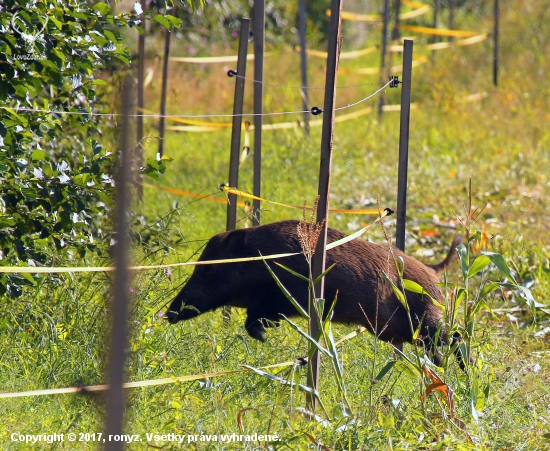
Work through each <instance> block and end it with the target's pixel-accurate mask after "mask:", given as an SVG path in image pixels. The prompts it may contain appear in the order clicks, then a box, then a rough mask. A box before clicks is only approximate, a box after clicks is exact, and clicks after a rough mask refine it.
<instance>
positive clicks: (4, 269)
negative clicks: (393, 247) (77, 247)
mask: <svg viewBox="0 0 550 451" xmlns="http://www.w3.org/2000/svg"><path fill="white" fill-rule="evenodd" d="M393 213H394V211H393V210H392V209H390V208H386V209H384V210H383V211H382V212H380V214H379V217H378V218H377V219H376V220H374V221H373V222H372V223H370V224H368V225H366V226H365V227H363V228H361V229H359V230H358V231H357V232H354V233H352V234H351V235H347V236H345V237H344V238H341V239H339V240H337V241H333V242H332V243H330V244H327V247H326V249H327V250H330V249H334V248H335V247H338V246H342V245H343V244H346V243H348V242H350V241H353V240H355V239H356V238H359V237H360V236H361V235H363V234H364V233H365V232H366V231H367V230H368V229H370V227H371V226H373V225H374V224H376V223H378V222H379V221H381V220H382V218H385V217H386V216H389V215H391V214H393ZM300 254H302V252H289V253H283V254H272V255H263V256H260V257H244V258H230V259H223V260H206V261H195V262H182V263H167V264H163V265H149V266H130V267H128V270H129V271H144V270H152V269H168V268H176V267H179V266H201V265H220V264H229V263H244V262H251V261H262V260H274V259H276V258H285V257H292V256H295V255H300ZM114 270H115V268H114V267H113V266H73V267H61V266H58V267H51V266H0V274H2V273H4V274H58V273H76V272H112V271H114Z"/></svg>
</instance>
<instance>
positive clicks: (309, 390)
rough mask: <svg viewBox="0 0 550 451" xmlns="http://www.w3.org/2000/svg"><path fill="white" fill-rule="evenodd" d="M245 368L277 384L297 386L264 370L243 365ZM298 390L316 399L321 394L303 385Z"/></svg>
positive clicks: (299, 385)
mask: <svg viewBox="0 0 550 451" xmlns="http://www.w3.org/2000/svg"><path fill="white" fill-rule="evenodd" d="M243 367H244V368H246V369H248V370H250V371H254V372H255V373H256V374H259V375H260V376H263V377H266V378H268V379H270V380H272V381H275V382H279V383H281V384H283V385H290V386H296V385H295V384H294V382H291V381H288V380H286V379H283V378H282V377H279V376H275V375H274V374H271V373H268V372H267V371H263V370H260V369H258V368H254V367H253V366H250V365H243ZM297 387H298V389H300V390H302V391H304V392H306V393H310V394H312V395H314V396H316V397H318V396H319V394H318V393H317V390H315V389H313V388H310V387H307V386H306V385H302V384H298V385H297Z"/></svg>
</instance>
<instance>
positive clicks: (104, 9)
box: [93, 2, 111, 16]
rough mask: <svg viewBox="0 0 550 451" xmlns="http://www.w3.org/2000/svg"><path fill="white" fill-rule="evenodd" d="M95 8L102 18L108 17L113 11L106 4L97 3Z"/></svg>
mask: <svg viewBox="0 0 550 451" xmlns="http://www.w3.org/2000/svg"><path fill="white" fill-rule="evenodd" d="M93 8H94V9H95V10H96V11H97V12H98V13H99V15H100V16H106V15H107V14H109V12H110V11H111V7H110V6H109V5H107V4H106V3H103V2H99V3H96V4H95V5H94V6H93Z"/></svg>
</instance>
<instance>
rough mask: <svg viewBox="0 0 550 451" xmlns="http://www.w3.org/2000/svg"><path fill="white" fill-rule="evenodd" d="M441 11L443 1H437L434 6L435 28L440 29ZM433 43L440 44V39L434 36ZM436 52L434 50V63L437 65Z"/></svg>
mask: <svg viewBox="0 0 550 451" xmlns="http://www.w3.org/2000/svg"><path fill="white" fill-rule="evenodd" d="M440 11H441V0H435V4H434V28H439V12H440ZM432 42H434V43H436V42H439V37H438V36H437V35H434V37H433V40H432ZM435 55H436V51H435V50H432V62H434V63H435Z"/></svg>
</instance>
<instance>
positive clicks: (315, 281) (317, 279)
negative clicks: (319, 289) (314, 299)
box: [313, 262, 338, 285]
mask: <svg viewBox="0 0 550 451" xmlns="http://www.w3.org/2000/svg"><path fill="white" fill-rule="evenodd" d="M337 263H338V262H336V263H333V264H332V265H330V266H329V268H328V269H326V270H325V272H323V273H322V274H320V275H319V276H318V277H317V278H316V279H315V280H314V281H313V285H317V283H318V282H319V281H320V280H321V279H322V278H323V277H325V276H326V275H327V274H328V272H329V271H330V270H331V269H332V268H334V267H335V266H336V264H337Z"/></svg>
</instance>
